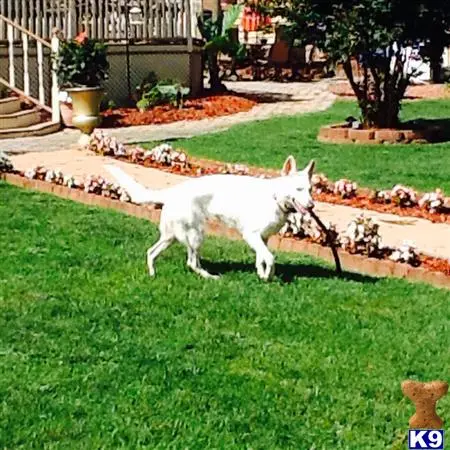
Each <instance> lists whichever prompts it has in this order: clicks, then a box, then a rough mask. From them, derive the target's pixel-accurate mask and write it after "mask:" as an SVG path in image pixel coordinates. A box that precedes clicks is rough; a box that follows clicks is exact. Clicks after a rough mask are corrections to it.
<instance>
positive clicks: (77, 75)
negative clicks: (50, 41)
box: [53, 33, 109, 88]
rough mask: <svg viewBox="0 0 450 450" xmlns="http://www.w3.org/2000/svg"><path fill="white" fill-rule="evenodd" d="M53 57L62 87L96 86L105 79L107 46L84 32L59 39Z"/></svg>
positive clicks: (107, 68)
mask: <svg viewBox="0 0 450 450" xmlns="http://www.w3.org/2000/svg"><path fill="white" fill-rule="evenodd" d="M53 57H54V60H55V63H56V71H57V74H58V80H59V83H60V86H62V87H66V88H67V87H78V86H86V87H96V86H101V84H102V83H103V82H104V81H105V80H106V79H107V76H108V70H109V64H108V60H107V46H106V45H105V44H103V43H102V42H99V41H96V40H95V39H89V38H88V37H87V36H86V34H85V33H81V34H79V35H78V36H77V37H76V38H75V39H72V40H70V41H61V42H60V46H59V51H58V53H57V54H56V55H53Z"/></svg>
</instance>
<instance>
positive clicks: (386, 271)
mask: <svg viewBox="0 0 450 450" xmlns="http://www.w3.org/2000/svg"><path fill="white" fill-rule="evenodd" d="M1 178H2V179H4V180H5V181H7V182H8V183H9V184H12V185H14V186H18V187H22V188H27V189H34V190H37V191H41V192H45V193H49V194H53V195H56V196H57V197H61V198H63V199H66V200H67V199H68V200H73V201H76V202H79V203H83V204H85V205H91V206H99V207H102V208H110V209H115V210H116V211H121V212H123V213H125V214H128V215H131V216H135V217H138V218H142V219H147V220H150V221H151V222H154V223H157V222H159V219H160V215H161V210H160V209H157V208H155V207H144V206H139V205H135V204H132V203H124V202H120V201H119V200H112V199H110V198H107V197H102V196H99V195H96V194H90V193H87V192H84V191H82V190H79V189H70V188H68V187H66V186H60V185H56V184H52V183H47V182H45V181H40V180H29V179H27V178H24V177H21V176H19V175H15V174H10V173H7V174H3V175H2V176H1ZM207 233H208V234H210V235H214V236H222V237H226V238H228V239H232V240H240V239H241V236H240V235H239V233H238V232H237V231H236V230H234V229H231V228H228V227H226V226H225V225H223V224H222V223H220V222H217V221H211V222H209V223H208V225H207ZM269 247H270V248H271V249H273V250H280V251H283V252H293V253H306V254H308V255H310V256H313V257H317V258H320V259H324V260H325V261H327V262H330V263H334V258H333V254H332V252H331V249H330V248H328V247H323V246H321V245H319V244H315V243H313V242H308V241H301V240H298V239H293V238H289V237H282V236H279V235H274V236H272V237H271V238H270V239H269ZM339 256H340V259H341V263H342V267H343V269H344V270H345V271H347V272H356V273H361V274H367V275H371V276H376V277H388V276H391V277H395V278H405V279H407V280H409V281H415V282H422V283H428V284H431V285H433V286H435V287H440V288H446V289H450V277H447V276H446V275H445V274H444V273H441V272H431V271H428V270H426V269H423V268H421V267H412V266H409V265H408V264H402V263H396V262H394V261H390V260H384V259H376V258H368V257H365V256H362V255H353V254H350V253H348V252H345V251H343V250H339Z"/></svg>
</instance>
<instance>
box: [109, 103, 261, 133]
mask: <svg viewBox="0 0 450 450" xmlns="http://www.w3.org/2000/svg"><path fill="white" fill-rule="evenodd" d="M256 104H257V102H256V101H254V100H250V99H247V98H243V97H238V96H235V95H216V96H210V97H202V98H198V99H192V100H187V101H186V102H185V103H184V106H183V108H181V109H179V108H176V107H174V106H171V105H162V106H155V107H154V108H152V109H149V110H148V111H144V112H140V111H139V110H137V109H136V108H117V109H112V110H107V111H105V112H104V113H103V123H102V128H116V127H129V126H133V125H153V124H162V123H171V122H177V121H180V120H199V119H207V118H211V117H218V116H227V115H230V114H236V113H239V112H246V111H250V110H251V109H252V108H253V107H254V106H255V105H256Z"/></svg>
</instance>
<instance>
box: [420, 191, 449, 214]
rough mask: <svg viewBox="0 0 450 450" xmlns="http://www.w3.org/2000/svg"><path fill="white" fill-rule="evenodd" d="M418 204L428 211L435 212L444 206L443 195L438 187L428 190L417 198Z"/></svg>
mask: <svg viewBox="0 0 450 450" xmlns="http://www.w3.org/2000/svg"><path fill="white" fill-rule="evenodd" d="M419 206H420V207H421V208H425V209H427V210H429V211H430V212H437V211H439V210H440V209H442V207H443V206H444V195H443V193H442V191H441V190H440V189H436V191H434V192H428V193H426V194H424V195H423V196H422V198H421V199H420V200H419Z"/></svg>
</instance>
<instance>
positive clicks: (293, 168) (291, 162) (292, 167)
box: [281, 155, 297, 176]
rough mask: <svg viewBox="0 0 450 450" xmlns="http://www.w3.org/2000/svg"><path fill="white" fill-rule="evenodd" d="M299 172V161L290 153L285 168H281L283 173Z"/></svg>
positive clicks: (284, 174)
mask: <svg viewBox="0 0 450 450" xmlns="http://www.w3.org/2000/svg"><path fill="white" fill-rule="evenodd" d="M295 172H297V163H296V162H295V158H294V157H293V156H292V155H290V156H288V158H287V159H286V161H285V162H284V165H283V168H282V169H281V175H283V176H287V175H293V174H294V173H295Z"/></svg>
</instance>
